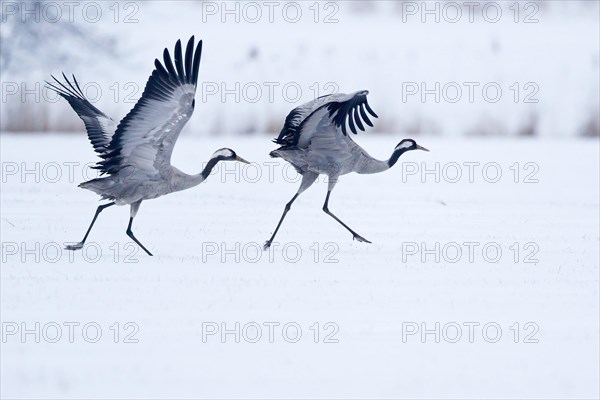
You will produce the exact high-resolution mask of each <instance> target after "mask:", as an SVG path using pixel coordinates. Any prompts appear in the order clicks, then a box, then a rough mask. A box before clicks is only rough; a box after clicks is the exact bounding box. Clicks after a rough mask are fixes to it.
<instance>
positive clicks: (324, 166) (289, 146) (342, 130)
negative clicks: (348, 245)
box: [264, 90, 428, 249]
mask: <svg viewBox="0 0 600 400" xmlns="http://www.w3.org/2000/svg"><path fill="white" fill-rule="evenodd" d="M368 93H369V92H368V91H366V90H361V91H358V92H355V93H351V94H343V93H337V94H332V95H327V96H322V97H319V98H317V99H315V100H313V101H311V102H309V103H306V104H303V105H301V106H299V107H297V108H295V109H294V110H292V111H291V112H290V114H289V115H288V116H287V118H286V120H285V124H284V127H283V129H282V130H281V133H280V134H279V136H278V137H277V138H276V139H275V140H274V142H275V143H277V144H279V145H281V147H280V148H278V149H277V150H274V151H272V152H271V153H270V155H271V157H280V158H283V159H284V160H286V161H287V162H289V163H290V164H292V165H293V166H294V168H295V169H296V171H298V173H300V174H301V175H302V182H301V183H300V188H299V189H298V191H297V193H296V195H295V196H294V197H293V198H292V200H291V201H290V202H289V203H288V204H287V205H286V207H285V209H284V212H283V215H282V216H281V219H280V220H279V224H278V225H277V227H276V228H275V231H274V232H273V235H272V236H271V238H270V239H269V240H267V242H266V243H265V246H264V247H265V249H266V248H268V247H269V246H270V245H271V243H272V242H273V239H274V238H275V235H276V234H277V231H278V230H279V227H280V226H281V223H282V222H283V219H284V218H285V215H286V214H287V212H288V211H289V209H290V208H291V205H292V203H293V202H294V200H295V199H296V198H297V197H298V196H299V195H300V194H301V193H302V192H304V191H305V190H306V189H308V188H309V187H310V186H311V185H312V184H313V183H314V182H315V181H316V179H317V178H318V176H319V175H320V174H324V175H327V176H328V178H329V179H328V182H329V184H328V189H327V197H326V198H325V204H324V206H323V211H325V213H327V214H329V215H330V216H332V217H333V218H334V219H335V220H336V221H338V222H339V223H340V224H342V225H343V226H344V227H345V228H346V229H348V230H349V231H350V232H351V233H352V235H353V238H354V239H356V240H358V241H361V242H368V243H370V242H369V241H368V240H366V239H365V238H363V237H362V236H360V235H358V234H357V233H356V232H354V231H353V230H352V229H350V228H349V227H348V226H347V225H346V224H344V223H343V222H342V221H341V220H340V219H339V218H337V217H336V216H335V215H333V213H331V212H330V211H329V208H328V203H329V196H330V195H331V191H332V190H333V188H334V187H335V185H336V183H337V181H338V178H339V177H340V176H341V175H345V174H348V173H350V172H356V173H359V174H374V173H378V172H383V171H386V170H388V169H390V168H391V167H392V166H394V164H395V163H396V161H397V160H398V158H399V157H400V156H401V155H402V154H403V153H404V152H406V151H409V150H425V151H428V150H427V149H425V148H424V147H422V146H419V145H418V144H417V143H416V142H415V141H414V140H412V139H404V140H402V141H401V142H400V143H399V144H398V145H397V146H396V147H395V148H394V151H393V153H392V156H391V157H390V158H389V159H388V160H377V159H375V158H373V157H371V156H370V155H369V154H368V153H367V152H366V151H365V150H364V149H363V148H362V147H360V146H359V145H358V144H356V143H355V142H354V141H353V140H352V138H351V137H350V135H349V134H348V128H349V130H350V131H352V133H354V134H356V133H357V128H358V130H361V131H364V130H365V125H368V126H373V124H372V122H371V120H370V119H369V115H371V116H372V117H375V118H377V117H378V116H377V114H375V112H374V111H373V110H372V109H371V107H370V106H369V104H368V102H367V95H368ZM346 125H347V126H346Z"/></svg>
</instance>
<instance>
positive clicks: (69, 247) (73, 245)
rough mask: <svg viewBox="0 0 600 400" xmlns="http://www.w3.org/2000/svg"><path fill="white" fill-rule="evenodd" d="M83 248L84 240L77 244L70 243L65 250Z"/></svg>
mask: <svg viewBox="0 0 600 400" xmlns="http://www.w3.org/2000/svg"><path fill="white" fill-rule="evenodd" d="M82 248H83V242H79V243H75V244H68V245H66V246H65V250H73V251H75V250H81V249H82Z"/></svg>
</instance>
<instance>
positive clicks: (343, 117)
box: [274, 90, 377, 148]
mask: <svg viewBox="0 0 600 400" xmlns="http://www.w3.org/2000/svg"><path fill="white" fill-rule="evenodd" d="M368 93H369V92H368V91H366V90H362V91H359V92H355V93H352V94H349V95H347V94H342V93H337V94H331V95H327V96H321V97H319V98H317V99H315V100H314V101H312V102H310V103H306V104H303V105H301V106H299V107H297V108H295V109H293V110H292V111H291V112H290V113H289V114H288V116H287V118H286V119H285V124H284V126H283V129H282V130H281V132H280V133H279V136H278V137H277V139H275V140H274V142H275V143H277V144H279V145H281V146H283V147H284V148H288V147H294V146H297V147H300V148H305V147H308V145H309V144H310V142H311V139H312V137H313V136H314V135H315V133H316V132H317V127H319V129H320V130H325V131H326V132H329V133H330V134H337V131H338V129H327V128H328V127H327V123H326V122H328V123H329V124H330V125H332V127H335V128H339V131H341V133H342V134H343V135H344V136H346V135H347V132H346V121H347V122H348V125H349V127H350V130H351V131H352V132H353V133H354V134H356V133H357V131H356V127H357V126H358V129H360V130H361V131H364V130H365V127H364V125H363V122H364V123H365V124H367V125H369V126H373V123H372V122H371V120H370V119H369V116H368V115H367V112H368V113H369V114H371V115H372V116H373V117H375V118H377V114H375V112H374V111H373V110H372V109H371V107H369V103H367V94H368ZM365 108H366V111H367V112H365ZM324 118H326V121H323V119H324Z"/></svg>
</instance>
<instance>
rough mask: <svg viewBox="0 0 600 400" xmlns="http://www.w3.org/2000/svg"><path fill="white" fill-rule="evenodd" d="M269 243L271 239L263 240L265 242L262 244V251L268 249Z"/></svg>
mask: <svg viewBox="0 0 600 400" xmlns="http://www.w3.org/2000/svg"><path fill="white" fill-rule="evenodd" d="M271 243H272V241H271V240H267V241H266V242H265V244H263V251H267V250H269V247H271Z"/></svg>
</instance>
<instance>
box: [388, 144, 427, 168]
mask: <svg viewBox="0 0 600 400" xmlns="http://www.w3.org/2000/svg"><path fill="white" fill-rule="evenodd" d="M409 150H423V151H429V150H427V149H426V148H425V147H423V146H419V145H418V144H417V142H415V141H414V140H412V139H404V140H402V141H401V142H400V143H398V145H397V146H396V147H395V148H394V152H393V153H392V156H391V157H390V159H389V160H388V165H389V166H390V168H391V167H393V166H394V164H396V161H398V158H399V157H400V156H401V155H402V154H404V153H405V152H407V151H409Z"/></svg>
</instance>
